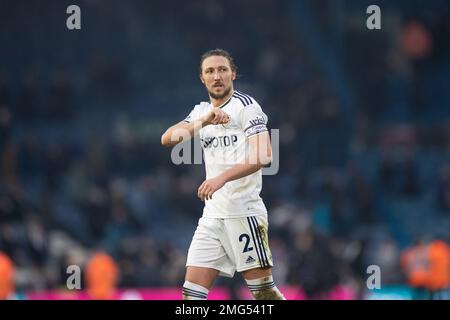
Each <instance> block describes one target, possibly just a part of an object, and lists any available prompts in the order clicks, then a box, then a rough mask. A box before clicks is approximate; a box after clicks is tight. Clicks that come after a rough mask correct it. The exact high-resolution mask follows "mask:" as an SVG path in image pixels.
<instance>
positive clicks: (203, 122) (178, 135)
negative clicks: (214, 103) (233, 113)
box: [161, 109, 229, 147]
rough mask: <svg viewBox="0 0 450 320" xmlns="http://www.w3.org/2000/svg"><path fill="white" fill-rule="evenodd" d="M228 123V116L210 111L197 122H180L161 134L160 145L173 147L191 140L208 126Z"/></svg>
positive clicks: (213, 110) (220, 111) (217, 110)
mask: <svg viewBox="0 0 450 320" xmlns="http://www.w3.org/2000/svg"><path fill="white" fill-rule="evenodd" d="M228 121H229V116H228V115H227V114H226V113H225V112H223V111H222V110H221V109H212V110H211V111H209V112H208V113H207V114H206V115H205V116H203V117H200V118H199V119H197V120H194V121H191V122H187V121H181V122H179V123H177V124H175V125H173V126H171V127H170V128H169V129H167V130H166V132H164V133H163V135H162V136H161V144H162V145H163V146H165V147H173V146H174V145H176V144H178V143H180V142H182V141H186V140H189V139H191V138H192V137H193V136H194V135H196V134H197V133H198V131H199V130H200V129H201V128H203V127H206V126H207V125H210V124H224V123H227V122H228Z"/></svg>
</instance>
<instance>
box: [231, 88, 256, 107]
mask: <svg viewBox="0 0 450 320" xmlns="http://www.w3.org/2000/svg"><path fill="white" fill-rule="evenodd" d="M233 97H235V98H237V99H239V100H241V102H242V104H243V105H244V107H246V106H248V105H250V104H252V103H253V102H254V101H253V99H252V97H250V96H249V95H246V94H243V93H242V92H239V91H234V92H233Z"/></svg>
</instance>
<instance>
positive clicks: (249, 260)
mask: <svg viewBox="0 0 450 320" xmlns="http://www.w3.org/2000/svg"><path fill="white" fill-rule="evenodd" d="M252 262H255V259H253V257H252V256H248V258H247V260H246V261H245V263H252Z"/></svg>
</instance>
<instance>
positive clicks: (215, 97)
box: [208, 87, 231, 100]
mask: <svg viewBox="0 0 450 320" xmlns="http://www.w3.org/2000/svg"><path fill="white" fill-rule="evenodd" d="M230 91H231V87H229V88H226V89H225V90H224V91H223V93H221V94H215V93H214V92H211V91H208V94H209V96H210V97H211V98H213V99H216V100H220V99H223V98H225V97H226V96H227V95H228V94H229V93H230Z"/></svg>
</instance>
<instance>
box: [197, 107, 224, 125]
mask: <svg viewBox="0 0 450 320" xmlns="http://www.w3.org/2000/svg"><path fill="white" fill-rule="evenodd" d="M203 120H204V124H205V125H209V124H214V125H216V124H225V123H228V121H230V116H229V115H228V114H226V113H225V112H224V111H223V110H222V109H220V108H213V109H212V110H211V111H209V112H208V114H207V115H206V116H204V118H203Z"/></svg>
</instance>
